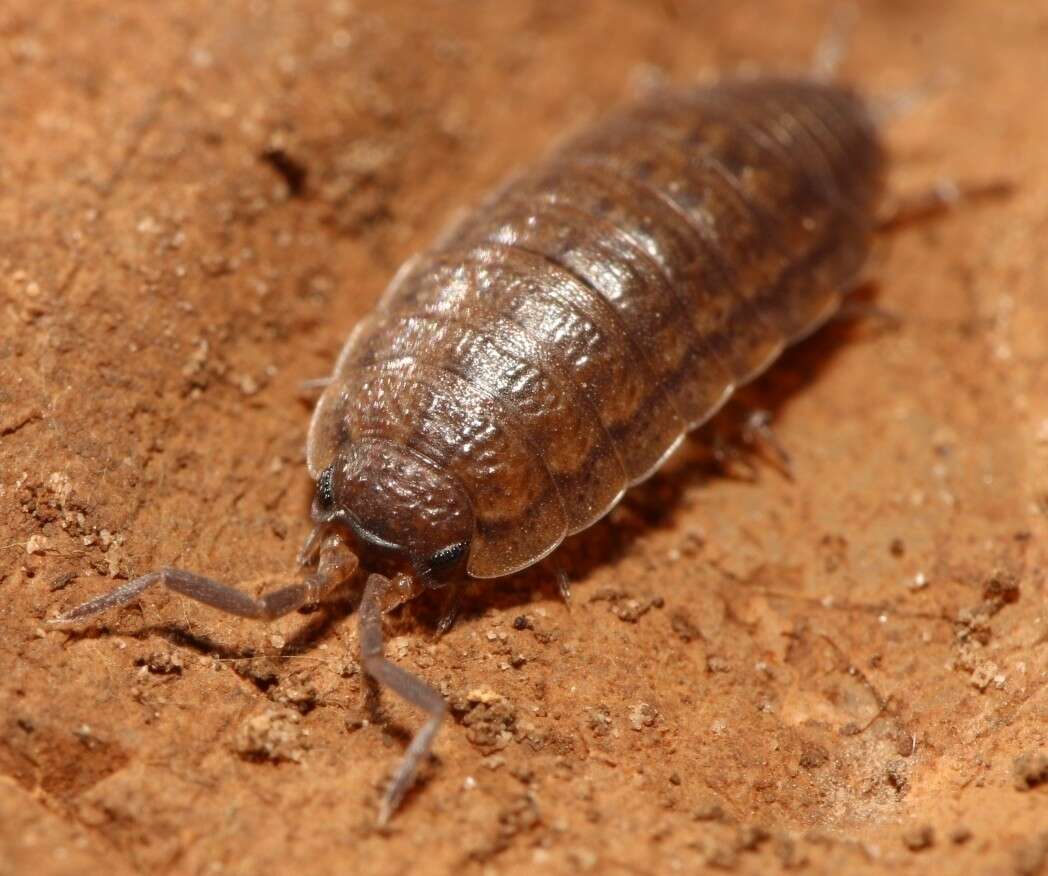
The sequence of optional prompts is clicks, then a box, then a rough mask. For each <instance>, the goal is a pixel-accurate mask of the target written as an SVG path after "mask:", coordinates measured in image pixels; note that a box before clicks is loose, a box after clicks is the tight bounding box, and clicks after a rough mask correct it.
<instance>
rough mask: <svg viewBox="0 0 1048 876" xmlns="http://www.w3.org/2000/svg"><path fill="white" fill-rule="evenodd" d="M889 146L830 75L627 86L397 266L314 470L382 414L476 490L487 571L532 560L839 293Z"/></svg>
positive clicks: (320, 421) (416, 448) (350, 362)
mask: <svg viewBox="0 0 1048 876" xmlns="http://www.w3.org/2000/svg"><path fill="white" fill-rule="evenodd" d="M881 170H882V156H881V151H880V147H879V145H878V141H877V139H876V135H875V131H874V128H873V125H872V123H871V121H870V120H869V118H868V116H867V114H866V110H865V109H864V107H863V104H862V103H861V101H860V100H859V99H858V98H857V97H856V96H854V95H853V94H852V93H851V92H849V91H847V90H844V89H841V88H839V87H836V86H829V85H824V84H819V83H815V82H811V81H808V80H778V79H752V80H748V79H739V80H727V81H723V82H721V83H719V84H717V85H715V86H711V87H708V88H702V89H683V90H679V91H670V92H665V93H662V94H660V95H657V96H655V97H652V98H650V99H648V100H647V101H644V102H641V103H638V104H636V105H633V106H628V107H626V108H624V109H622V110H621V111H619V112H618V113H616V114H614V115H612V116H611V117H609V118H608V119H606V120H605V121H604V122H603V123H602V124H600V125H598V126H596V127H594V128H591V129H589V130H587V131H585V132H583V133H582V134H581V135H580V136H578V137H576V138H574V139H573V140H571V141H569V142H567V143H566V144H565V145H564V146H562V147H561V148H560V149H558V150H557V151H556V152H554V153H553V154H552V155H551V156H550V157H549V158H548V159H547V160H546V161H545V162H543V163H542V164H540V165H539V166H538V167H537V168H536V169H534V170H533V171H531V172H529V173H526V174H524V175H522V176H519V177H517V178H515V179H514V180H513V181H512V182H511V183H510V184H509V185H507V186H506V187H505V188H503V189H502V190H501V191H499V192H498V193H496V194H495V195H494V196H493V197H492V198H490V199H489V200H488V202H487V203H486V204H484V205H482V206H481V207H480V209H479V210H477V211H476V212H475V213H473V214H472V215H471V216H469V217H468V218H467V219H466V220H465V221H463V222H461V223H460V224H459V226H458V227H456V228H454V229H453V230H452V231H451V233H449V234H448V235H446V236H445V238H444V239H443V241H442V242H441V243H440V245H439V246H438V247H436V248H435V249H434V250H432V251H431V252H429V253H425V254H423V255H422V256H421V257H420V258H418V259H416V260H415V261H414V262H413V263H412V264H411V265H410V266H409V268H408V269H406V270H405V271H402V272H401V273H400V274H399V275H398V277H397V278H396V280H395V282H394V283H393V284H392V285H391V287H390V289H389V290H388V291H387V293H386V295H385V296H384V297H383V299H382V301H381V303H380V305H379V307H378V309H377V310H376V312H375V313H374V314H373V315H372V316H371V317H369V318H368V319H367V320H366V321H365V323H364V324H363V325H362V326H361V327H360V328H359V329H358V330H357V331H356V332H354V334H353V336H352V337H351V338H350V340H349V342H348V343H347V345H346V348H345V350H344V351H343V353H342V355H341V357H340V359H339V365H338V368H337V371H336V373H335V375H334V382H333V383H332V385H331V386H330V387H329V388H328V390H327V392H326V394H325V397H324V399H322V401H321V404H320V405H319V406H318V409H317V412H316V415H315V418H314V423H313V427H312V431H311V437H310V448H309V463H310V467H311V470H312V472H313V474H314V476H319V475H320V473H321V472H322V471H323V470H324V469H326V468H327V467H328V466H331V465H333V464H335V465H336V467H337V464H338V454H339V452H340V448H341V447H343V446H344V445H346V444H350V445H351V444H353V443H354V442H357V441H360V440H363V439H364V438H365V437H368V436H372V437H377V438H380V439H382V440H386V441H390V442H392V443H394V444H398V445H403V446H405V447H408V448H410V449H411V450H412V451H413V452H415V453H418V454H420V455H421V456H423V457H426V458H427V459H430V460H432V461H433V463H434V464H435V465H436V466H438V467H439V468H441V469H442V470H444V471H446V472H447V473H448V475H449V476H450V477H453V478H454V479H455V480H456V481H457V482H458V483H459V484H460V485H461V487H462V490H463V493H464V495H466V496H468V499H469V503H470V506H471V513H472V519H473V523H474V527H475V528H474V531H473V533H472V534H471V537H470V539H469V548H468V557H467V560H466V569H467V571H468V572H469V574H470V575H472V576H474V577H499V576H501V575H506V574H509V573H511V572H514V571H516V570H518V569H521V568H523V567H525V566H528V565H530V564H531V563H534V562H536V561H537V560H539V559H541V558H542V557H544V556H546V555H547V554H548V553H549V552H550V551H551V550H553V549H554V548H555V547H556V546H557V545H558V544H559V543H560V541H561V540H562V539H563V538H564V537H565V536H566V535H569V534H571V533H573V532H577V531H578V530H580V529H583V528H585V527H587V526H589V525H590V524H592V523H593V522H595V521H596V520H597V519H599V517H600V516H601V515H603V514H604V513H606V512H607V511H608V510H609V509H610V508H611V507H612V506H613V505H614V503H615V502H616V501H617V500H618V498H619V497H620V496H621V495H622V492H623V491H624V490H625V489H626V488H627V487H628V486H630V485H631V484H634V483H636V482H638V481H640V480H642V479H643V478H645V477H647V476H648V475H649V474H651V472H652V471H653V470H654V469H655V468H657V467H658V465H659V464H660V463H661V461H662V460H663V459H664V458H665V457H666V456H667V455H668V453H669V452H671V451H672V449H673V448H674V447H675V446H676V445H677V443H679V441H680V439H681V437H682V436H683V434H684V433H685V432H686V431H688V430H689V429H692V428H695V427H696V426H698V425H700V424H701V423H703V422H705V421H706V420H707V419H708V418H709V417H710V416H711V415H712V414H713V413H714V412H715V411H716V410H717V408H718V407H719V406H720V405H721V404H722V403H723V401H724V400H725V399H726V398H727V397H728V396H729V395H730V393H731V392H732V390H733V389H734V388H735V387H736V386H738V385H740V384H741V383H744V382H745V381H747V380H750V379H752V378H753V377H754V376H755V375H757V374H759V373H760V372H761V371H762V370H763V369H764V368H765V367H767V365H768V364H769V363H770V362H771V361H772V360H774V358H775V357H776V356H777V355H778V354H779V352H781V350H782V349H783V348H784V346H785V345H787V344H788V343H790V342H791V341H794V340H796V339H797V338H799V337H801V336H803V335H805V334H807V333H809V332H811V331H812V330H813V329H814V328H815V327H817V326H818V325H819V324H820V323H821V322H822V321H823V320H825V319H826V318H827V317H828V316H829V315H830V314H831V313H832V312H833V311H834V310H835V309H836V307H837V304H838V303H839V301H840V297H841V295H842V294H843V293H845V292H846V291H847V290H848V288H849V287H850V286H851V285H852V284H853V283H854V282H855V280H856V277H857V275H858V272H859V270H860V269H861V267H862V264H863V261H864V259H865V255H866V250H867V247H868V243H869V237H870V235H871V234H872V232H873V227H874V221H873V216H874V209H875V205H876V199H877V197H878V194H879V191H880V186H881ZM349 501H350V505H352V498H350V499H349Z"/></svg>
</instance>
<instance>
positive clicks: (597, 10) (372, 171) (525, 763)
mask: <svg viewBox="0 0 1048 876" xmlns="http://www.w3.org/2000/svg"><path fill="white" fill-rule="evenodd" d="M830 9H831V5H830V4H824V3H807V2H805V3H796V2H794V3H786V2H779V3H775V4H767V3H760V4H740V3H736V2H722V3H709V2H702V3H699V2H683V0H666V2H658V3H657V2H651V3H641V2H632V3H627V2H604V3H599V4H598V3H589V4H583V3H552V2H550V3H540V2H514V3H472V2H469V3H467V2H457V0H455V2H421V3H420V2H418V0H396V2H386V3H381V4H380V3H377V2H376V3H368V2H364V0H323V2H322V0H309V2H305V0H303V2H290V0H287V2H268V0H254V2H246V0H245V2H235V3H223V4H210V3H205V2H188V0H187V2H181V3H167V4H136V3H128V2H117V3H114V2H112V0H76V2H66V3H51V4H43V3H32V2H28V0H8V2H6V3H4V4H3V8H2V9H0V296H2V309H0V313H2V317H0V320H2V321H0V625H2V626H0V872H2V873H4V874H9V873H29V872H32V873H53V874H58V873H78V874H83V873H96V872H106V873H107V874H112V876H117V874H127V873H188V874H196V873H261V872H270V873H283V872H302V871H303V870H305V871H308V872H313V873H345V872H351V873H412V874H415V876H425V874H431V873H443V872H448V871H449V870H451V869H452V868H455V869H459V870H462V871H463V872H483V873H524V872H528V873H532V872H535V873H551V874H554V873H569V872H587V871H589V872H599V873H619V872H621V873H668V872H678V871H679V872H694V871H698V870H701V869H703V868H720V869H722V870H729V871H736V872H740V873H745V872H750V873H757V872H760V873H766V872H776V871H778V870H780V869H785V868H794V869H797V870H800V871H802V872H811V873H815V872H845V871H847V872H856V873H867V872H868V873H881V872H887V871H889V870H890V871H897V870H899V869H904V870H906V871H908V872H914V873H918V872H939V873H941V872H973V873H1001V874H1008V873H1015V874H1034V873H1039V872H1041V873H1043V872H1048V766H1046V764H1045V760H1044V758H1045V755H1046V754H1048V744H1046V743H1048V740H1046V729H1045V728H1046V719H1048V686H1046V681H1048V614H1046V610H1045V595H1046V583H1045V581H1046V577H1045V569H1046V568H1048V565H1046V541H1045V539H1046V536H1048V521H1046V517H1045V515H1046V514H1048V471H1046V469H1045V463H1046V461H1048V394H1046V390H1048V373H1046V371H1045V369H1044V367H1043V366H1044V363H1045V360H1046V356H1048V345H1046V337H1048V303H1046V299H1045V295H1044V291H1043V290H1044V282H1045V279H1044V278H1045V254H1046V252H1048V244H1046V242H1045V241H1046V239H1048V238H1046V230H1048V164H1046V162H1045V160H1044V145H1043V144H1044V142H1045V138H1046V134H1048V131H1046V126H1048V121H1046V119H1045V116H1044V114H1043V109H1044V90H1045V86H1046V85H1048V53H1046V52H1045V51H1044V47H1045V45H1046V44H1048V43H1046V41H1048V6H1046V5H1045V4H1044V3H1043V2H1038V3H1034V2H1025V3H1009V4H989V3H983V2H978V0H964V2H956V3H951V4H911V3H900V2H883V3H876V4H863V5H862V8H861V15H860V19H859V23H858V27H857V30H856V32H855V35H854V38H853V40H852V43H851V46H850V48H849V52H848V55H847V57H846V59H845V62H844V72H845V74H846V75H847V76H849V77H851V78H852V79H854V80H855V81H857V82H859V83H861V85H862V86H863V87H864V88H866V89H868V90H869V91H870V92H871V93H873V94H878V95H882V96H885V95H887V96H890V95H892V94H895V95H898V94H899V93H901V92H902V91H904V90H906V89H910V88H913V87H914V86H915V85H920V84H921V83H927V82H930V81H933V80H935V81H938V82H939V83H940V84H939V85H938V86H937V87H936V88H935V89H934V90H933V93H932V94H931V95H930V96H927V97H926V98H925V99H923V100H922V101H920V102H919V104H918V106H917V107H916V108H915V109H914V110H913V111H912V112H910V113H909V114H907V115H905V116H904V117H902V118H899V119H896V120H895V121H894V122H893V123H892V124H891V126H890V129H889V130H888V132H887V136H888V140H889V142H890V145H891V148H892V153H893V156H894V159H895V163H894V170H893V173H892V178H891V184H892V188H893V189H894V190H896V191H907V190H909V191H913V190H916V189H919V188H920V187H921V186H922V185H925V184H927V183H928V182H929V181H930V180H933V179H936V178H939V177H942V176H954V177H957V178H961V179H985V178H988V177H994V176H999V175H1001V174H1006V175H1007V176H1008V177H1009V178H1010V179H1012V180H1013V181H1014V182H1015V184H1016V190H1015V193H1014V194H1013V195H1012V196H1011V197H1010V198H1008V199H1007V200H1003V201H997V202H987V203H977V204H968V205H964V206H962V207H961V208H960V209H958V210H956V211H955V212H954V213H952V214H951V215H948V216H944V217H939V218H937V219H936V220H934V221H930V222H926V223H923V224H920V225H917V226H911V227H908V228H905V229H902V230H900V231H898V232H897V233H895V234H894V235H892V236H891V237H890V238H888V239H885V240H884V241H882V247H881V249H880V252H879V254H878V259H877V262H876V264H875V267H874V269H873V271H872V276H873V277H874V282H873V284H872V285H871V286H870V287H869V288H868V289H867V290H866V298H865V300H866V301H867V302H872V303H875V304H876V305H877V306H878V307H880V308H884V309H887V310H890V311H893V312H895V313H896V314H898V315H900V317H901V323H900V324H899V325H898V326H892V325H891V324H890V323H887V324H886V323H885V322H884V321H883V320H881V321H878V320H877V319H872V320H869V319H867V320H862V319H860V320H858V321H851V322H841V323H837V324H835V325H832V326H831V327H829V328H828V329H827V330H825V331H823V332H822V333H821V334H819V335H818V336H817V337H816V338H814V339H812V340H810V341H809V342H807V343H805V344H803V345H802V346H801V347H799V348H798V349H796V350H794V351H792V352H790V353H789V354H788V355H787V356H786V357H785V358H784V359H783V360H782V362H781V363H780V364H779V366H778V367H777V368H776V369H774V371H773V372H772V373H770V374H769V375H768V376H767V377H766V378H765V379H764V380H763V381H762V382H761V383H760V384H759V385H758V386H757V387H756V388H755V389H754V391H753V392H752V393H751V394H750V395H751V398H750V403H751V404H761V405H765V406H767V407H770V408H771V409H772V411H773V412H774V415H775V422H776V428H777V431H778V434H779V436H780V439H781V441H782V442H783V443H784V444H785V445H786V446H787V447H788V449H789V451H790V452H791V454H792V457H793V473H794V477H793V480H792V481H791V480H788V479H787V478H785V477H783V476H782V475H781V474H780V473H778V472H777V471H776V469H775V468H774V466H771V465H767V464H765V463H763V462H760V461H758V462H757V463H756V464H755V466H754V467H753V469H752V470H751V469H750V468H748V467H747V466H746V465H742V464H736V465H734V466H732V467H731V468H730V469H729V470H728V471H724V470H722V469H720V468H719V467H718V466H716V465H713V464H711V460H710V455H709V453H708V445H709V439H708V438H707V437H704V436H699V437H698V438H697V439H696V440H694V441H691V442H689V444H688V445H687V447H686V448H685V449H684V451H683V453H682V454H681V457H680V458H678V459H677V460H676V461H675V462H674V463H672V464H671V466H670V467H669V468H668V469H667V470H666V471H665V472H664V473H662V474H660V475H659V476H657V477H656V478H654V479H653V480H652V481H651V482H650V483H648V484H646V485H644V486H643V487H641V488H639V489H637V490H635V491H634V492H633V493H632V494H631V495H630V497H629V499H628V500H627V501H626V502H625V503H624V505H623V506H622V507H621V508H620V510H618V511H616V512H615V513H614V514H612V515H611V517H610V518H609V519H607V520H606V521H604V522H602V523H601V524H599V525H598V526H596V527H594V528H593V529H592V530H591V531H589V532H587V533H585V534H584V535H582V536H580V537H577V538H575V539H574V540H573V541H572V542H571V543H570V544H569V545H567V546H566V547H565V548H564V549H563V550H562V551H560V552H558V555H557V562H558V563H559V564H560V566H561V567H562V568H563V569H564V570H566V571H567V573H568V574H569V575H570V577H571V579H572V582H573V585H574V601H573V603H572V605H571V607H570V609H569V608H568V607H566V606H565V605H564V604H562V603H561V602H560V600H559V599H558V598H557V595H556V589H555V585H554V583H553V582H554V580H555V575H556V572H555V569H554V568H553V567H552V566H550V565H548V564H547V565H544V566H542V567H540V568H539V569H537V570H535V571H534V572H532V573H529V574H524V575H520V576H518V577H517V578H515V579H513V580H509V581H505V582H500V583H499V584H496V585H491V586H485V587H476V588H475V589H474V592H472V593H471V594H470V596H469V599H468V600H467V604H466V611H465V613H464V616H463V617H462V619H461V620H460V621H459V623H458V625H457V626H456V627H455V629H454V630H453V631H452V632H451V634H450V635H448V636H447V637H446V638H444V639H442V640H440V641H435V640H434V638H433V635H432V630H433V620H434V616H435V607H434V606H432V605H429V604H426V603H422V604H420V605H418V606H417V607H414V608H412V609H411V610H407V611H403V612H401V613H399V614H397V615H396V616H394V617H391V618H390V619H389V622H388V631H389V633H390V636H391V641H390V643H389V648H388V651H389V653H390V654H391V655H392V656H394V657H395V658H396V660H397V661H398V662H399V663H401V664H402V665H404V666H406V667H407V668H409V669H411V670H412V671H416V672H418V673H419V674H420V675H422V676H424V677H425V678H426V679H428V680H430V681H431V682H432V683H433V684H435V685H438V686H439V687H440V689H441V690H442V691H443V692H444V693H445V694H446V695H447V697H448V699H449V701H450V702H451V704H452V719H451V720H449V722H448V724H447V726H446V727H445V729H444V730H443V732H442V734H441V736H440V738H439V740H438V744H437V746H436V754H437V757H436V759H435V761H434V762H433V763H432V764H431V765H430V766H429V767H428V768H427V770H426V777H425V778H426V781H425V783H424V784H423V786H422V787H420V789H419V790H418V791H417V792H416V793H414V794H413V795H412V796H411V797H410V798H409V800H408V801H407V804H406V805H405V807H404V808H403V810H402V811H401V812H400V813H399V815H398V816H397V818H396V819H395V820H394V822H393V823H392V825H391V826H390V828H389V829H388V830H387V831H379V830H377V829H376V828H375V826H374V815H375V811H376V801H377V797H378V793H379V789H380V788H381V786H382V783H383V781H384V779H385V778H386V777H387V776H388V774H389V770H390V769H391V767H392V765H393V764H394V763H395V762H396V760H397V758H398V757H399V755H400V752H401V751H402V749H403V746H404V743H405V739H406V736H407V734H408V733H410V732H411V731H412V730H413V729H414V728H416V727H417V726H418V723H419V716H418V715H417V714H416V713H414V712H413V711H412V710H410V709H408V708H406V707H405V706H403V704H401V703H400V702H398V701H395V700H393V699H389V698H387V700H386V701H385V702H384V706H383V712H382V713H381V714H379V715H376V714H374V713H373V712H372V711H371V710H369V709H367V708H366V707H365V705H364V698H363V693H362V681H361V677H360V672H359V669H358V667H357V665H356V662H355V660H354V656H353V655H354V654H355V652H356V632H355V628H354V624H353V615H352V610H353V601H352V599H348V600H346V601H344V602H341V603H338V604H336V605H334V606H333V607H332V608H331V609H330V610H328V611H322V612H317V613H314V614H311V615H301V614H298V615H294V616H292V617H290V618H286V619H284V620H282V621H281V622H279V623H276V624H274V625H273V626H271V627H268V628H267V627H263V626H261V625H255V624H252V623H249V622H240V621H237V620H234V619H231V618H228V617H224V616H220V615H216V614H215V613H214V612H211V611H208V610H207V609H205V608H202V607H200V606H196V605H191V604H187V603H185V602H184V601H179V600H177V599H175V598H172V597H170V596H169V595H166V594H155V595H152V594H151V595H149V596H147V597H146V598H144V599H142V600H141V603H140V604H139V605H136V606H134V607H132V608H129V609H128V610H125V611H123V612H122V613H116V614H114V615H113V616H106V617H105V618H103V619H101V620H100V621H99V622H98V623H97V624H95V625H94V626H92V627H91V628H89V629H88V630H86V631H83V632H82V633H73V634H71V633H68V632H57V631H54V632H52V631H48V630H46V629H45V628H44V626H43V622H44V620H45V619H46V618H47V617H49V616H52V615H54V614H55V613H56V612H58V611H59V610H63V609H65V608H68V607H70V606H72V605H74V604H76V603H78V602H80V601H82V600H83V599H85V598H87V597H89V596H91V595H94V594H97V593H99V592H101V591H103V590H105V589H107V588H109V587H110V586H112V585H113V584H114V582H116V581H119V580H123V579H125V578H126V577H128V576H129V575H134V574H138V573H142V572H144V571H147V570H149V569H152V568H155V567H157V566H159V565H162V564H175V565H179V566H182V567H185V568H190V569H196V570H200V571H204V572H207V573H210V574H214V575H216V576H218V577H221V578H222V579H225V580H229V581H234V582H240V583H241V585H242V586H244V587H246V588H248V589H252V590H257V589H260V588H262V587H263V586H267V585H269V586H271V585H272V584H273V582H274V581H276V580H278V579H279V578H280V577H281V576H282V575H285V574H287V573H289V572H290V571H291V570H292V562H293V557H294V553H295V550H296V547H297V545H298V544H299V542H300V540H301V539H302V538H303V537H304V535H305V534H306V532H307V529H308V521H307V513H306V511H307V504H308V501H309V498H310V482H309V480H308V477H307V476H306V474H305V472H304V466H303V451H302V448H303V440H304V433H305V430H306V426H307V422H308V418H309V406H308V403H307V402H305V401H303V400H302V398H301V394H300V390H299V384H300V383H301V381H303V380H305V379H308V378H314V377H318V376H322V375H323V374H325V373H326V371H327V369H328V368H329V366H330V363H331V362H332V360H333V357H334V356H335V354H336V351H337V350H338V347H339V344H340V342H341V340H342V338H343V337H344V336H345V335H346V333H347V332H348V331H349V329H350V328H351V327H352V326H353V325H354V324H355V322H356V321H357V320H358V319H359V318H360V317H361V315H362V314H363V313H364V312H365V311H366V310H367V309H368V307H369V306H370V305H371V303H372V302H373V301H374V300H375V298H376V296H377V295H378V294H379V293H380V291H381V289H382V287H383V285H384V283H385V282H386V281H387V280H388V278H389V277H390V276H391V274H392V272H393V271H394V270H395V268H396V266H397V265H398V263H399V262H400V261H401V260H402V259H404V258H405V257H406V256H408V255H409V254H410V253H411V252H412V251H414V250H415V249H417V248H418V247H420V246H422V245H424V244H425V243H426V242H427V241H428V240H430V239H431V238H432V236H433V235H434V234H435V233H436V232H437V231H438V230H439V228H440V226H441V225H442V224H444V223H445V222H446V221H447V220H448V218H449V217H450V216H452V215H453V214H454V213H455V211H456V210H458V209H460V208H462V207H463V206H466V205H469V204H470V203H472V202H474V201H475V200H476V199H477V198H478V197H480V196H481V195H482V193H484V192H485V191H486V190H487V189H488V188H490V187H491V186H492V185H493V184H494V183H495V182H496V181H497V180H498V179H499V178H500V177H502V176H503V175H504V174H506V173H507V172H509V171H511V170H512V169H513V168H516V167H518V166H519V165H520V164H522V163H523V162H525V161H527V160H529V159H532V158H534V157H535V156H537V155H539V154H541V152H542V150H543V149H544V148H546V147H547V146H548V145H549V144H550V143H552V142H554V141H555V140H556V138H557V137H558V136H562V135H563V134H564V132H566V131H568V130H571V129H572V128H573V127H574V126H576V125H578V124H580V123H582V122H583V121H584V120H586V119H589V118H592V117H593V116H594V115H596V114H598V113H599V112H600V111H601V110H602V109H604V108H605V107H608V106H610V105H612V104H613V103H614V102H615V101H617V100H621V99H622V98H623V97H625V96H627V95H628V94H629V93H630V91H631V89H632V88H635V87H636V86H637V84H638V83H643V82H644V81H647V80H651V79H652V78H654V77H658V76H666V77H669V78H671V79H674V80H679V81H684V80H688V79H691V78H694V77H695V76H696V75H697V74H698V73H699V72H701V71H702V70H704V69H710V68H717V67H722V68H723V67H733V66H737V65H738V64H740V63H742V62H744V61H751V62H755V63H757V64H759V65H762V66H764V67H771V68H780V69H781V68H783V67H792V68H794V69H796V68H800V67H804V66H805V65H806V64H807V62H808V58H809V56H810V54H811V50H812V47H813V45H814V44H815V43H816V41H817V38H818V35H819V33H820V31H821V30H822V28H823V26H824V25H825V23H826V22H827V20H828V18H829V15H830ZM728 419H729V422H730V415H729V418H728Z"/></svg>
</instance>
